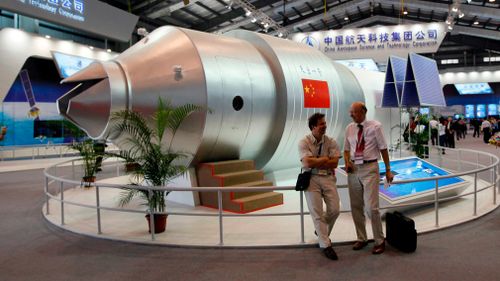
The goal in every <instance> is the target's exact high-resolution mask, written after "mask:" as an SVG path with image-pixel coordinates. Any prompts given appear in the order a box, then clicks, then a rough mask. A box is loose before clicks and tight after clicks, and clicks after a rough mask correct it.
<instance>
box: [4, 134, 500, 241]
mask: <svg viewBox="0 0 500 281" xmlns="http://www.w3.org/2000/svg"><path fill="white" fill-rule="evenodd" d="M460 144H465V145H464V146H462V147H463V148H469V149H477V148H476V146H479V147H480V148H481V150H483V151H487V152H489V153H492V154H495V155H497V156H500V150H497V149H494V148H493V147H491V146H488V145H483V144H481V143H480V141H479V139H474V140H472V139H469V140H468V141H465V142H464V141H462V142H457V147H458V148H460V147H461V146H460ZM492 148H493V149H492ZM61 161H63V160H62V159H38V160H22V161H2V162H0V172H8V171H16V170H27V169H39V168H41V167H46V166H49V165H52V164H54V163H58V162H61ZM465 178H466V179H467V180H469V181H471V182H473V178H472V177H470V176H465ZM103 182H110V180H109V179H108V180H103ZM111 182H113V180H111ZM485 184H486V183H485V182H484V181H481V180H479V181H478V188H481V187H482V186H485ZM281 185H283V183H282V184H281ZM285 185H293V180H291V181H290V182H289V183H285ZM40 188H43V183H40ZM339 190H340V192H341V193H342V192H346V190H345V188H339ZM472 190H473V185H472V184H471V185H469V187H468V188H467V189H466V190H465V191H464V193H468V192H471V191H472ZM119 193H120V190H117V189H111V188H101V189H100V202H101V207H110V208H117V207H118V204H117V201H118V198H119ZM283 194H284V204H283V205H280V206H276V207H272V208H268V209H264V210H260V211H257V212H253V213H250V214H252V215H254V214H257V215H258V214H278V213H288V212H299V211H300V210H299V206H300V205H299V202H300V201H299V196H300V195H299V194H300V193H298V192H295V191H283ZM95 196H96V193H95V187H93V188H90V189H87V188H81V187H76V188H69V189H66V191H65V192H64V197H65V198H64V199H65V200H68V201H72V202H76V203H81V204H91V205H92V204H95ZM497 201H499V200H497ZM342 203H343V200H342V202H341V204H342ZM49 205H50V212H49V214H46V207H45V206H44V208H43V213H44V215H45V218H46V219H47V220H48V221H50V222H51V223H53V224H54V225H57V226H59V227H62V228H64V229H66V230H69V231H72V232H75V233H79V234H83V235H89V236H95V237H99V238H105V239H112V240H124V241H131V242H138V243H147V244H149V243H154V244H167V245H181V246H209V247H213V246H220V236H219V233H220V232H219V231H220V230H219V218H218V217H217V216H191V215H190V216H185V215H170V216H169V217H168V222H167V229H166V231H165V232H164V233H161V234H156V236H155V240H154V241H153V240H152V239H151V235H150V234H149V233H148V229H147V223H146V220H145V218H144V213H130V212H116V211H109V210H102V211H101V214H100V215H101V226H102V228H101V231H102V233H101V234H98V230H97V216H96V210H95V209H91V208H84V207H80V206H74V205H69V204H65V205H64V225H61V207H60V205H61V204H60V203H59V202H57V201H54V200H50V203H49ZM497 206H498V203H497V205H495V204H493V190H492V189H491V188H489V189H486V190H484V191H482V192H480V193H479V194H478V197H477V214H476V215H474V197H473V195H467V196H465V197H462V198H459V199H454V200H451V201H449V202H444V203H441V204H440V207H439V211H438V222H439V227H437V226H436V213H435V209H434V206H433V205H427V206H424V207H419V208H417V209H414V210H410V211H406V212H405V213H406V214H407V215H408V216H410V217H412V218H413V219H414V220H415V223H416V227H417V231H418V232H419V233H423V232H428V231H433V230H436V229H438V228H444V227H447V226H451V225H456V224H459V223H463V222H466V221H470V220H473V219H475V218H477V217H479V216H481V215H484V214H486V213H488V212H491V211H492V210H494V209H495V208H496V207H497ZM304 207H305V211H307V206H306V204H305V200H304ZM127 208H130V209H137V210H144V206H141V205H140V202H138V201H134V202H132V204H131V205H129V206H128V207H127ZM41 211H42V210H41ZM167 211H168V212H174V213H179V212H189V213H191V214H202V215H207V214H208V215H216V214H217V213H218V212H217V210H214V209H211V208H207V207H202V206H197V207H191V206H187V205H183V204H179V203H175V202H168V203H167ZM226 214H230V213H226ZM222 222H223V245H224V246H229V247H231V246H234V247H254V246H286V245H304V244H305V245H310V244H316V243H317V239H316V236H315V235H314V228H313V225H312V221H311V219H310V217H309V216H308V215H306V216H305V217H304V227H305V228H304V235H305V239H304V240H305V243H302V242H301V233H300V217H299V216H297V215H295V216H260V217H259V216H257V217H224V218H223V220H222ZM367 231H368V233H369V235H370V236H371V226H370V224H369V221H367ZM330 237H331V239H332V241H333V242H334V243H345V242H350V241H353V240H355V239H356V235H355V230H354V226H353V223H352V218H351V215H350V213H349V212H343V213H342V214H341V215H340V217H339V218H338V220H337V222H336V224H335V227H334V229H333V231H332V235H331V236H330Z"/></svg>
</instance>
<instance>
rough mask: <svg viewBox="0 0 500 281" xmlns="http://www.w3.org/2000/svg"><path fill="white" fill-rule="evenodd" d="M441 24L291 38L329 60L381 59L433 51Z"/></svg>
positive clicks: (441, 34)
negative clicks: (317, 51) (319, 52)
mask: <svg viewBox="0 0 500 281" xmlns="http://www.w3.org/2000/svg"><path fill="white" fill-rule="evenodd" d="M445 27H446V25H445V24H444V23H437V22H433V23H422V24H407V25H396V26H378V27H370V28H355V29H339V30H328V31H316V32H310V33H296V34H293V35H292V36H291V40H293V41H295V42H299V43H303V44H306V45H309V46H310V47H311V48H316V49H318V50H319V51H321V52H323V53H324V54H325V55H327V56H329V57H330V58H332V59H353V58H372V59H374V60H375V61H377V62H385V61H387V58H388V57H389V56H390V55H394V56H399V57H407V56H408V54H409V53H433V52H436V51H437V49H438V48H439V45H441V42H442V41H443V39H444V37H445V35H446V28H445Z"/></svg>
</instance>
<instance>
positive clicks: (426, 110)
mask: <svg viewBox="0 0 500 281" xmlns="http://www.w3.org/2000/svg"><path fill="white" fill-rule="evenodd" d="M418 111H419V112H420V114H422V115H425V114H427V115H429V112H430V111H429V108H428V107H422V108H420V109H419V110H418Z"/></svg>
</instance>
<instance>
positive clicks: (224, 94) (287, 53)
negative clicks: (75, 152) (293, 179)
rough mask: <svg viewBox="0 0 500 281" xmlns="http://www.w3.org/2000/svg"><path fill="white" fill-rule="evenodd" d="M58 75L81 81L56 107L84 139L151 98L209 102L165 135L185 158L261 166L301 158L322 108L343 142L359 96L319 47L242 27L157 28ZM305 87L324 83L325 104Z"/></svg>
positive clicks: (147, 110)
mask: <svg viewBox="0 0 500 281" xmlns="http://www.w3.org/2000/svg"><path fill="white" fill-rule="evenodd" d="M66 81H84V83H83V84H82V85H83V86H81V87H80V88H79V89H74V90H73V91H72V92H70V93H68V94H67V95H65V96H63V97H62V98H61V99H60V100H59V109H60V112H61V114H63V115H64V116H66V117H68V119H70V120H72V121H73V122H74V123H76V124H77V125H79V126H80V127H82V128H83V129H84V130H86V131H87V132H88V133H89V135H90V136H91V137H94V138H101V137H104V136H107V134H108V132H107V131H108V130H109V116H111V114H112V113H113V112H116V111H119V110H122V109H126V108H128V109H131V110H134V111H138V112H141V113H143V114H144V115H145V116H148V115H151V114H152V113H153V112H154V111H155V109H156V107H157V103H158V99H159V98H162V99H163V100H165V101H167V100H168V101H170V102H171V103H172V105H174V106H178V105H183V104H186V103H192V104H196V105H200V106H203V107H205V108H207V109H208V110H207V111H203V112H196V113H194V114H192V115H191V116H189V117H188V118H187V119H186V120H185V121H184V122H183V124H182V126H181V127H180V128H179V130H178V132H177V134H176V135H175V136H174V137H173V139H172V137H170V138H167V139H166V140H165V141H167V142H172V149H173V150H174V151H180V152H184V153H186V154H189V155H191V157H190V158H189V159H188V160H187V161H188V163H187V164H191V165H196V164H197V163H200V162H207V161H221V160H229V159H251V160H254V161H255V163H256V166H257V167H258V168H263V169H265V170H266V171H275V170H279V169H284V168H290V167H296V166H297V165H299V162H298V158H299V157H298V142H299V140H300V139H301V138H303V137H304V136H305V135H306V134H308V133H309V132H310V131H309V128H308V126H307V118H308V117H309V116H310V115H311V114H313V113H314V112H321V113H324V114H326V119H327V126H328V130H327V134H328V135H330V136H332V137H334V138H336V139H337V141H339V144H340V146H342V143H341V142H342V138H341V136H342V135H343V130H344V128H345V126H346V125H347V124H348V123H349V122H350V117H349V113H348V110H349V105H350V104H351V103H352V102H353V101H364V100H365V98H364V94H363V91H362V90H361V87H360V85H359V83H358V81H357V79H356V78H355V77H354V75H353V74H352V73H351V71H350V70H348V69H347V68H346V67H344V66H342V65H339V64H335V63H333V62H331V61H330V60H329V59H328V58H327V57H325V56H324V55H323V54H322V53H320V52H319V51H317V50H314V49H312V48H309V47H307V46H305V45H301V44H298V43H295V42H291V41H289V40H284V39H278V38H274V37H271V36H267V35H262V34H258V33H253V32H247V31H233V32H229V33H227V34H226V35H224V36H221V35H214V34H208V33H202V32H197V31H192V30H186V29H182V28H177V27H161V28H158V29H157V30H155V31H154V32H152V33H151V34H149V35H148V36H147V37H145V38H144V39H142V40H141V41H140V42H138V43H137V44H135V45H134V46H132V47H131V48H130V49H128V50H126V51H125V52H124V53H122V54H121V55H119V56H118V57H116V58H115V59H114V60H113V61H111V62H105V63H94V64H93V65H91V66H90V67H89V68H87V69H84V70H82V71H81V72H79V73H77V74H75V75H73V76H71V77H69V78H68V79H66ZM308 83H309V84H308ZM310 83H312V84H310ZM309 85H312V86H311V87H312V88H314V87H317V86H316V85H323V86H324V85H327V89H326V90H327V92H328V102H326V100H325V99H323V100H321V102H320V103H318V102H315V101H314V100H313V103H312V104H313V106H311V104H310V103H311V99H314V98H315V97H314V95H312V96H311V95H309V94H310V93H309V92H307V93H306V88H307V90H308V91H309V89H310V87H309ZM312 88H311V89H312ZM323 91H324V88H323ZM311 93H313V92H311ZM314 93H316V92H314ZM318 94H319V89H318ZM308 103H309V104H308ZM92 105H96V106H92ZM97 105H98V106H97Z"/></svg>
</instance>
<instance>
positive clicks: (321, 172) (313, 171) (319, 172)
mask: <svg viewBox="0 0 500 281" xmlns="http://www.w3.org/2000/svg"><path fill="white" fill-rule="evenodd" d="M311 174H313V175H317V176H330V175H334V174H335V172H333V171H331V170H320V169H311Z"/></svg>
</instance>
